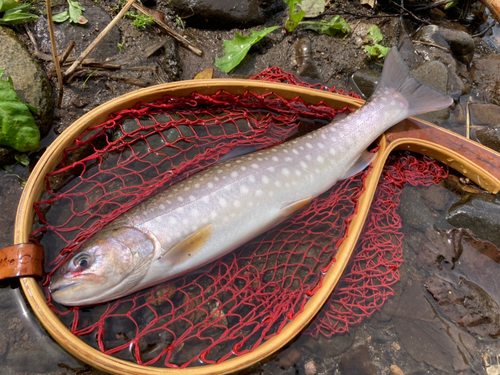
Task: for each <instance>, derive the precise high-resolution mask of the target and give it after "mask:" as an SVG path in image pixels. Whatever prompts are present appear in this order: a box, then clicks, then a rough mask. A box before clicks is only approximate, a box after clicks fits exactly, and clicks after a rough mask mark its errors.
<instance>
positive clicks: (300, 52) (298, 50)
mask: <svg viewBox="0 0 500 375" xmlns="http://www.w3.org/2000/svg"><path fill="white" fill-rule="evenodd" d="M295 56H296V59H297V66H298V67H297V73H298V74H299V75H300V76H301V77H304V78H312V79H317V78H318V77H319V74H318V70H317V69H316V65H315V63H314V60H313V58H312V53H311V40H310V39H309V38H300V39H299V40H297V43H295Z"/></svg>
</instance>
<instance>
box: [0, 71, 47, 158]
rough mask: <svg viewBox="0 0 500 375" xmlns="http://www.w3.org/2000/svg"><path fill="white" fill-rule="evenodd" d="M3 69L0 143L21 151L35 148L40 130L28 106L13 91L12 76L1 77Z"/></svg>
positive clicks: (0, 82) (0, 101)
mask: <svg viewBox="0 0 500 375" xmlns="http://www.w3.org/2000/svg"><path fill="white" fill-rule="evenodd" d="M4 70H5V69H0V145H2V146H9V147H12V148H14V149H16V150H17V151H21V152H26V151H33V150H36V149H37V148H38V145H39V142H40V131H39V130H38V127H37V126H36V124H35V120H34V118H33V116H32V114H31V112H30V110H29V107H28V106H27V105H26V104H24V103H23V102H22V101H21V99H19V96H18V95H17V93H16V92H15V91H14V84H13V82H12V78H11V77H8V79H7V81H5V80H4V79H2V78H1V77H2V74H3V72H4Z"/></svg>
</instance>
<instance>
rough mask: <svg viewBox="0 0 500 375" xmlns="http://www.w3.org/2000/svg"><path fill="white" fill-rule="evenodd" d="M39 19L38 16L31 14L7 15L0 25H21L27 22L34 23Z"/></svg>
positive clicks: (0, 21)
mask: <svg viewBox="0 0 500 375" xmlns="http://www.w3.org/2000/svg"><path fill="white" fill-rule="evenodd" d="M37 19H38V16H36V15H34V14H30V13H10V14H5V15H4V16H3V17H2V18H0V24H2V25H17V24H20V23H24V22H25V21H34V20H37Z"/></svg>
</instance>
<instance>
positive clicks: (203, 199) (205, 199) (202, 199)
mask: <svg viewBox="0 0 500 375" xmlns="http://www.w3.org/2000/svg"><path fill="white" fill-rule="evenodd" d="M209 200H210V199H209V198H208V195H205V196H204V197H203V198H201V201H202V202H203V203H208V201H209Z"/></svg>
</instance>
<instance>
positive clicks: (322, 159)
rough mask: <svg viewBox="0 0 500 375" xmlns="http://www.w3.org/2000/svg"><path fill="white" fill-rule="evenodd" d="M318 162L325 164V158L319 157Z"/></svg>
mask: <svg viewBox="0 0 500 375" xmlns="http://www.w3.org/2000/svg"><path fill="white" fill-rule="evenodd" d="M316 160H317V161H318V163H323V162H324V161H325V158H324V157H323V156H318V158H317V159H316Z"/></svg>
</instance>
